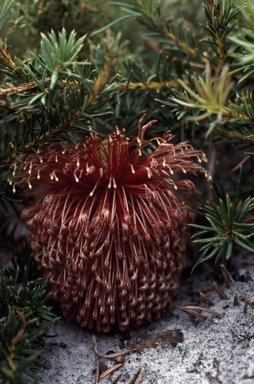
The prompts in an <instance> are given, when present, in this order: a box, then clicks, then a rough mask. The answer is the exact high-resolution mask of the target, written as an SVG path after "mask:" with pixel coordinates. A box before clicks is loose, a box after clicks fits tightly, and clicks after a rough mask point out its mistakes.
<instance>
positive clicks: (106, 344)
mask: <svg viewBox="0 0 254 384" xmlns="http://www.w3.org/2000/svg"><path fill="white" fill-rule="evenodd" d="M253 260H254V258H253V255H252V257H249V256H247V255H246V256H244V255H243V256H241V257H240V256H235V257H233V262H232V264H233V263H234V268H232V270H231V272H230V273H231V276H232V277H233V279H234V281H231V282H230V287H229V288H227V287H226V284H225V282H224V281H223V279H221V280H220V277H221V274H220V273H219V274H218V276H217V279H216V278H215V276H214V274H213V273H212V271H211V269H210V268H209V267H207V266H206V267H201V268H199V269H197V271H196V272H195V273H194V274H193V275H191V276H190V275H189V276H188V277H187V278H184V279H183V281H182V285H181V287H180V289H179V293H178V296H177V298H176V300H175V307H174V308H172V310H171V311H170V313H168V314H167V315H165V316H164V317H163V318H162V319H161V320H160V321H158V322H156V323H152V324H150V325H148V326H144V327H141V328H138V329H136V330H133V331H131V332H130V335H129V338H128V339H126V338H124V337H123V335H120V334H115V335H112V334H111V335H107V334H94V333H91V332H89V331H86V330H84V329H81V328H80V327H78V326H77V325H75V324H71V323H68V322H66V321H64V320H63V321H61V322H59V323H57V324H55V325H54V326H52V327H51V329H50V335H56V336H55V337H53V338H46V339H45V353H44V354H43V355H42V356H41V357H40V362H41V363H43V364H45V365H46V366H47V367H48V369H43V368H35V369H33V371H34V372H36V373H37V374H38V375H39V376H40V383H41V384H52V383H55V384H93V383H97V382H101V383H103V384H113V383H118V384H130V383H132V384H139V383H141V384H156V383H158V384H178V383H179V384H192V383H193V384H216V383H223V384H227V383H228V384H229V383H230V384H234V383H235V384H241V383H243V384H251V383H254V305H253V302H254V297H253V296H254V295H253V293H254V265H253ZM248 263H250V265H249V264H248ZM251 263H252V264H251ZM214 280H216V281H217V285H214ZM199 292H203V294H205V296H204V295H202V294H201V295H200V293H199ZM205 301H206V302H205ZM186 306H198V307H202V308H205V309H208V310H209V311H210V310H211V311H213V313H210V312H206V311H200V310H199V311H196V309H195V308H194V309H193V308H191V309H190V308H187V311H196V312H197V313H198V314H201V316H202V317H198V316H199V315H196V316H193V315H190V314H188V313H186V312H184V311H183V310H182V309H180V308H179V307H186ZM96 350H97V351H98V354H99V355H100V356H105V355H109V357H110V355H112V354H113V356H112V357H111V358H107V359H106V358H102V357H99V358H97V359H96V354H95V351H96ZM125 350H132V351H131V352H129V353H126V354H122V355H121V354H118V356H114V354H115V353H118V352H119V353H120V352H124V351H125ZM103 376H104V377H103ZM99 379H100V380H101V381H99Z"/></svg>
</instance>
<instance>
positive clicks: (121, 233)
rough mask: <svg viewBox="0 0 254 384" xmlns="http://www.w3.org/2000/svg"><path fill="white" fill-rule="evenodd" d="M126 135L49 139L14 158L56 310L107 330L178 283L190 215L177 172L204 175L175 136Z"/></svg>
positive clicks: (152, 313)
mask: <svg viewBox="0 0 254 384" xmlns="http://www.w3.org/2000/svg"><path fill="white" fill-rule="evenodd" d="M152 123H153V122H150V123H148V124H147V125H145V126H143V127H141V121H140V123H139V134H138V136H137V137H136V138H135V139H133V140H131V141H130V140H129V139H128V138H127V137H126V136H125V134H124V130H119V129H118V128H117V127H116V128H115V131H114V133H112V134H111V135H109V136H108V138H107V139H106V140H104V141H102V140H101V139H100V138H99V137H98V136H97V135H93V134H91V135H90V136H89V137H87V138H86V139H85V141H84V142H80V143H78V144H77V145H76V146H75V145H72V144H66V146H65V148H64V150H63V149H62V148H60V145H59V144H50V145H49V146H48V147H47V148H45V149H44V150H41V151H40V153H32V154H25V155H22V160H23V161H22V163H15V164H14V170H13V178H14V180H15V178H16V177H18V178H19V179H18V181H17V182H16V183H14V187H15V185H16V184H18V185H19V186H21V187H22V188H26V187H28V188H26V191H25V192H24V193H25V195H26V197H32V198H33V199H34V203H33V205H32V206H29V207H26V208H24V210H23V213H22V217H23V219H24V220H25V221H26V222H27V226H28V233H29V236H30V240H31V246H32V249H33V251H34V255H35V258H36V260H37V262H38V265H39V267H40V269H41V270H42V273H43V275H44V276H47V275H49V274H50V276H51V280H50V290H51V292H52V296H53V298H54V299H55V300H58V301H59V302H60V305H61V309H62V313H63V315H64V316H65V317H67V318H68V319H74V320H76V321H77V322H78V323H80V324H81V326H84V327H88V328H96V330H98V331H101V330H102V331H105V332H108V331H109V330H110V328H111V325H113V324H115V323H116V324H117V325H118V327H119V329H120V330H125V329H127V328H128V327H129V326H137V325H141V324H142V323H144V322H147V321H152V320H154V319H157V318H159V317H160V316H161V314H162V313H164V312H165V311H166V310H167V309H168V308H169V307H170V305H171V304H172V298H173V297H174V295H175V293H176V290H177V287H178V285H179V277H180V272H181V270H182V268H183V264H184V259H185V247H186V231H187V224H188V222H189V221H190V218H189V213H188V212H187V211H186V209H185V205H184V203H183V202H182V200H181V199H182V196H183V192H184V193H188V192H189V191H191V190H193V189H194V185H193V183H192V182H191V181H190V180H188V179H184V180H182V179H179V178H178V179H177V177H176V176H177V174H178V173H186V172H191V173H193V174H197V173H200V172H201V173H205V170H204V169H203V168H202V167H201V165H200V157H201V156H202V153H201V152H199V151H196V150H194V149H193V148H192V147H191V146H190V145H189V144H187V143H181V144H177V145H174V144H172V143H171V142H170V141H171V140H172V137H173V136H172V135H170V134H168V133H166V134H164V135H163V137H162V138H157V139H154V140H149V141H145V139H144V133H145V130H146V129H147V128H148V127H150V126H151V124H152Z"/></svg>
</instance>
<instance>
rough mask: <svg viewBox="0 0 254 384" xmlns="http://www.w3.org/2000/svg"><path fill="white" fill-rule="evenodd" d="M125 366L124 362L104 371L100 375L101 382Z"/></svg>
mask: <svg viewBox="0 0 254 384" xmlns="http://www.w3.org/2000/svg"><path fill="white" fill-rule="evenodd" d="M123 365H124V361H123V362H122V363H118V364H116V365H114V366H113V367H110V368H108V369H106V371H104V372H103V373H102V374H101V375H100V378H99V382H101V380H102V379H104V377H106V376H108V375H109V374H110V373H113V372H115V371H116V370H117V369H119V368H122V366H123Z"/></svg>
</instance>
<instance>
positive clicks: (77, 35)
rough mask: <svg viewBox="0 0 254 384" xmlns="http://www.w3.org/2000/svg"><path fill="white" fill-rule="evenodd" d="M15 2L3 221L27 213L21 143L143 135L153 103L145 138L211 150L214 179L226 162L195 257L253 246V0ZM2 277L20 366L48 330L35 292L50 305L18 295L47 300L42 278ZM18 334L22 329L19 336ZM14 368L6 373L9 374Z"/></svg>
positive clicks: (26, 148)
mask: <svg viewBox="0 0 254 384" xmlns="http://www.w3.org/2000/svg"><path fill="white" fill-rule="evenodd" d="M13 4H14V1H8V0H1V1H0V9H1V10H0V26H1V27H2V28H1V36H2V40H0V71H1V75H0V126H1V128H0V130H1V132H0V133H1V134H0V209H1V211H0V218H1V220H2V221H3V222H4V223H5V222H6V220H7V218H11V217H12V215H14V212H15V215H17V212H19V209H18V208H19V206H18V205H17V202H18V201H19V199H20V197H19V191H18V190H17V191H16V190H15V188H13V186H12V185H11V167H10V165H11V163H12V161H13V159H16V160H20V155H21V154H23V153H24V152H25V153H26V152H31V151H32V152H36V153H37V152H38V151H40V149H41V148H45V147H47V146H48V145H49V144H50V143H52V142H54V143H55V142H57V143H58V144H59V146H60V147H62V146H63V147H64V145H65V143H66V142H68V141H71V142H77V141H81V140H83V139H84V137H85V136H86V135H87V134H88V131H91V130H93V131H96V132H98V133H99V134H100V135H101V136H102V137H104V136H106V135H107V134H108V133H109V132H111V131H112V130H113V128H114V126H115V125H118V126H119V127H120V128H122V127H124V128H125V129H126V132H127V135H128V136H129V137H134V136H135V135H136V134H137V121H138V119H139V118H140V117H141V116H142V115H143V114H144V113H146V115H147V117H146V121H148V120H152V119H156V120H157V123H156V124H154V125H153V126H152V127H151V128H150V129H149V130H147V132H146V135H147V137H149V138H152V137H157V136H160V135H161V134H163V133H164V132H165V131H167V130H170V131H171V132H173V133H174V134H175V141H176V142H179V141H180V140H189V141H190V142H191V144H192V145H193V146H194V147H196V148H199V149H202V150H203V151H204V152H205V154H206V156H207V158H208V163H207V170H208V172H210V174H211V175H212V176H213V177H214V178H215V179H216V178H217V177H218V169H220V178H221V184H222V186H221V187H217V186H216V185H214V187H213V189H212V191H213V193H212V196H210V198H209V200H208V201H206V196H209V191H208V190H209V187H208V186H207V184H205V183H204V184H203V183H201V182H200V181H199V180H198V182H197V184H198V185H199V189H200V191H199V196H200V195H201V198H198V199H199V202H200V207H199V208H197V209H194V211H195V213H196V214H197V216H198V217H200V216H201V218H202V219H203V222H202V223H199V222H198V223H194V224H193V225H192V228H193V230H194V231H195V232H194V235H193V243H194V244H195V243H197V244H201V245H202V248H201V250H200V258H199V259H198V261H197V263H196V265H197V264H199V263H201V262H203V261H205V260H210V261H215V262H219V261H220V260H223V261H225V262H226V261H227V260H228V259H230V258H231V257H232V255H233V251H235V250H237V248H238V247H240V248H243V249H246V250H248V251H249V252H253V251H254V249H253V245H252V243H251V239H252V236H253V233H254V232H253V230H254V225H253V220H252V219H251V217H252V216H253V209H254V200H253V197H252V196H253V195H251V196H250V197H249V195H250V194H252V191H253V186H254V177H253V170H254V156H253V144H254V112H253V111H254V98H253V90H254V64H253V61H254V60H253V58H254V57H253V52H254V28H253V25H254V24H253V18H254V7H253V2H252V1H251V0H247V1H244V0H234V1H233V0H205V1H203V3H202V2H201V1H200V0H183V1H178V0H159V1H158V0H118V1H102V0H88V1H85V2H84V1H81V0H36V1H30V0H20V1H19V2H15V6H12V5H13ZM241 165H242V168H243V171H242V176H241V190H240V187H239V186H238V182H237V180H238V173H239V172H238V171H239V169H240V166H241ZM225 189H226V190H229V189H230V190H231V191H232V192H231V193H227V192H225ZM1 225H2V224H1ZM4 225H5V224H4ZM4 225H3V226H4ZM1 228H2V227H0V230H1ZM3 233H4V234H3V235H2V236H6V237H8V236H9V235H8V231H5V232H3ZM0 235H1V233H0ZM7 240H8V243H11V241H12V239H10V238H9V239H7ZM14 249H15V247H14ZM19 254H20V252H19ZM0 256H1V253H0ZM16 256H17V254H16ZM232 260H233V257H232ZM0 261H1V260H0ZM21 264H22V262H21ZM1 276H3V277H2V278H1V279H2V280H1V281H2V287H5V288H4V292H5V293H4V295H7V293H6V292H7V291H8V292H9V293H8V295H9V296H8V303H9V306H8V305H7V304H3V305H4V306H3V307H1V308H3V309H2V311H4V314H3V313H1V314H2V316H1V318H2V319H3V320H2V321H1V330H3V331H2V333H1V335H2V339H1V340H4V341H2V343H3V344H2V345H3V346H4V349H3V351H7V349H8V348H10V345H12V348H14V349H13V350H15V351H17V350H16V348H21V349H20V350H19V352H20V351H22V350H23V351H24V355H22V353H23V352H22V353H21V354H20V356H21V355H22V356H23V357H22V359H17V361H15V364H16V366H17V367H19V368H17V372H18V371H19V372H21V370H22V369H23V368H24V369H25V368H26V367H28V366H29V364H28V362H29V361H30V360H29V358H30V357H29V356H28V355H29V353H30V352H31V349H29V348H28V347H27V351H28V350H29V351H30V352H26V347H25V340H28V344H29V346H31V345H34V344H33V343H34V338H33V336H32V335H33V332H35V333H36V334H38V335H39V329H41V324H42V323H40V321H41V320H42V319H43V316H44V315H43V313H44V314H45V313H46V312H44V309H45V308H46V307H45V308H44V307H43V305H45V304H43V305H42V306H41V307H40V305H39V304H40V303H39V302H38V303H37V304H38V307H37V308H41V309H38V310H35V312H36V311H37V312H36V313H37V315H36V316H35V312H33V310H34V309H33V310H32V309H31V308H30V307H29V306H22V305H21V297H23V299H22V300H28V298H29V294H30V295H32V292H34V293H35V292H36V295H38V297H40V298H41V299H40V300H41V303H42V302H43V299H42V297H44V296H43V293H42V291H43V290H44V289H45V287H43V288H41V289H42V291H40V288H39V287H42V285H41V284H42V282H41V281H40V280H37V279H34V280H33V279H31V280H30V277H29V278H28V281H27V285H26V289H25V290H24V289H22V290H21V291H20V292H17V291H16V290H15V280H14V277H11V276H9V275H8V273H7V271H6V270H2V275H1ZM8 287H9V288H8ZM36 290H37V291H36ZM22 292H23V293H22ZM28 292H30V293H28ZM20 295H21V296H20ZM22 295H25V296H26V298H24V296H22ZM4 297H5V303H7V296H4ZM31 297H32V296H31ZM31 297H30V299H29V300H30V302H34V300H35V297H32V298H31ZM29 300H28V301H29ZM37 304H36V305H37ZM9 308H10V309H9ZM28 308H30V309H29V310H28ZM42 308H44V309H42ZM38 311H39V312H38ZM45 311H48V310H46V309H45ZM35 318H36V319H37V320H36V321H34V322H33V319H35ZM24 319H25V320H24ZM37 321H38V322H37ZM48 322H49V320H47V319H46V320H45V324H49V323H48ZM11 324H14V325H13V327H12V328H13V331H11V328H10V325H11ZM9 332H10V333H9ZM20 332H21V333H20ZM22 332H24V333H23V334H22ZM18 335H20V339H19V336H18ZM25 335H26V337H25ZM17 336H18V337H17ZM15 337H16V339H19V340H18V342H17V343H13V344H12V341H13V340H14V341H15V340H16V339H15ZM6 346H8V347H6ZM6 348H7V349H6ZM35 350H37V349H36V348H35ZM0 353H2V352H0ZM6 353H7V352H6ZM35 355H36V354H34V355H33V354H31V356H34V357H35ZM4 356H7V355H6V354H5V355H4ZM15 356H18V352H17V353H16V352H15ZM32 360H33V359H32ZM22 361H23V362H22ZM24 361H25V363H24ZM23 363H24V364H26V365H22V364H23ZM15 364H14V365H13V366H15ZM17 364H20V365H17ZM7 368H8V369H7ZM7 368H5V371H4V372H5V374H6V375H7V376H5V378H8V377H10V372H11V371H10V369H11V368H10V366H8V367H7ZM6 369H7V371H8V372H9V373H8V374H7V371H6ZM8 375H9V376H8ZM8 380H9V379H8ZM10 382H11V381H10Z"/></svg>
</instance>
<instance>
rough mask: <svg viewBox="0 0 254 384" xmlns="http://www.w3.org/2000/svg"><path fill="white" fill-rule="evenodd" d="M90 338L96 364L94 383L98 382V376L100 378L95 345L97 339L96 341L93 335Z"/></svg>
mask: <svg viewBox="0 0 254 384" xmlns="http://www.w3.org/2000/svg"><path fill="white" fill-rule="evenodd" d="M92 339H93V349H94V356H95V364H96V374H95V384H97V383H99V378H100V365H99V353H98V347H97V341H96V337H95V335H92Z"/></svg>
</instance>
